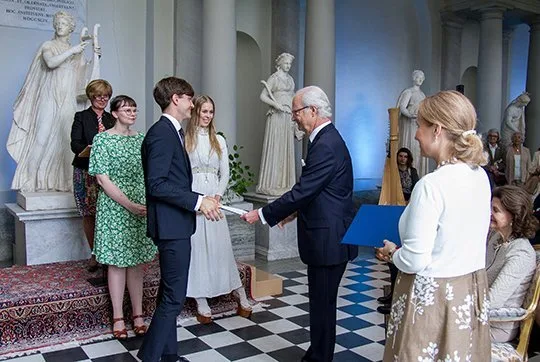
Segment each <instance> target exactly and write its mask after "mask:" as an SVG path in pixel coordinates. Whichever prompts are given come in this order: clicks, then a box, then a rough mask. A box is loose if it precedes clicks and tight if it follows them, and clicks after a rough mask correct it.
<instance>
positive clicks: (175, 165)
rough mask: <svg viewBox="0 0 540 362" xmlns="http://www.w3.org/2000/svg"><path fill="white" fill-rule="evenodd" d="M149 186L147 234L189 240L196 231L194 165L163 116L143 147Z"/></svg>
mask: <svg viewBox="0 0 540 362" xmlns="http://www.w3.org/2000/svg"><path fill="white" fill-rule="evenodd" d="M141 155H142V163H143V170H144V181H145V187H146V208H147V235H148V236H149V237H151V238H153V239H160V240H166V239H186V238H190V237H191V235H192V234H193V233H194V232H195V211H194V209H195V205H196V204H197V199H198V196H199V194H198V193H195V192H193V191H191V182H192V174H191V165H190V164H189V158H188V156H187V153H186V151H185V150H184V147H182V143H181V142H180V137H179V136H178V132H177V131H176V128H174V125H173V124H172V123H171V121H170V120H168V119H167V117H164V116H161V118H160V119H159V121H157V122H156V123H154V125H153V126H152V127H150V129H149V130H148V132H147V133H146V136H145V137H144V141H143V144H142V148H141Z"/></svg>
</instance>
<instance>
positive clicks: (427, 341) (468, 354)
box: [384, 269, 491, 362]
mask: <svg viewBox="0 0 540 362" xmlns="http://www.w3.org/2000/svg"><path fill="white" fill-rule="evenodd" d="M488 290H489V288H488V282H487V277H486V272H485V270H484V269H482V270H478V271H476V272H473V273H470V274H466V275H462V276H459V277H452V278H432V277H424V276H421V275H417V274H405V273H402V272H400V273H399V275H398V277H397V279H396V285H395V286H394V296H393V300H392V309H391V312H390V319H389V321H388V327H387V332H386V344H385V350H384V361H385V362H390V361H393V362H394V361H402V362H409V361H421V362H428V361H434V362H438V361H441V362H447V361H461V362H464V361H473V362H482V361H490V360H491V341H490V337H489V322H488V307H489V306H488V304H489V303H488V296H487V293H488Z"/></svg>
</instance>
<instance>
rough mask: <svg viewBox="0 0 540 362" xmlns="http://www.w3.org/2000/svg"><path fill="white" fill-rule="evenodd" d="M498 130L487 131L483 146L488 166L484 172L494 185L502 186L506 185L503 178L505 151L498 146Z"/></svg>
mask: <svg viewBox="0 0 540 362" xmlns="http://www.w3.org/2000/svg"><path fill="white" fill-rule="evenodd" d="M499 140H500V136H499V130H497V129H495V128H492V129H490V130H489V131H488V134H487V142H486V144H485V145H484V151H485V152H486V153H487V154H488V164H487V165H486V171H487V172H488V174H489V176H490V178H491V179H492V180H493V182H494V183H495V185H497V186H502V185H505V184H506V177H505V174H504V172H505V167H506V164H505V157H506V150H505V149H504V147H502V146H501V145H500V144H499Z"/></svg>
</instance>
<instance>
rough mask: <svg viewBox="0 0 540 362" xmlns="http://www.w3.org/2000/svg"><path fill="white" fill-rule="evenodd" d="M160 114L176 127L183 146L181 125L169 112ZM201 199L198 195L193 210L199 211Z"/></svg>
mask: <svg viewBox="0 0 540 362" xmlns="http://www.w3.org/2000/svg"><path fill="white" fill-rule="evenodd" d="M162 116H163V117H165V118H167V119H168V120H169V121H171V123H172V124H173V126H174V128H175V129H176V135H177V136H178V138H179V139H180V143H181V144H182V147H185V146H186V145H184V142H183V141H182V137H180V129H182V125H180V122H178V120H177V119H176V118H174V117H173V116H171V115H170V114H167V113H163V114H162ZM202 200H203V196H202V195H199V197H198V198H197V203H196V204H195V209H194V210H195V211H199V208H200V207H201V204H202Z"/></svg>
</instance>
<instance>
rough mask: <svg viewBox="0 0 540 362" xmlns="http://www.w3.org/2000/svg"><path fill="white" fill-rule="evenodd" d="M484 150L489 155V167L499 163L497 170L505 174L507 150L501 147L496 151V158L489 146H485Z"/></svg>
mask: <svg viewBox="0 0 540 362" xmlns="http://www.w3.org/2000/svg"><path fill="white" fill-rule="evenodd" d="M484 150H485V151H486V152H487V153H488V165H489V166H493V165H494V164H495V162H497V170H499V171H500V172H504V168H505V164H506V150H505V149H504V148H503V147H501V146H500V145H499V147H497V149H496V150H495V157H493V156H492V155H491V150H490V149H489V144H485V145H484Z"/></svg>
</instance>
